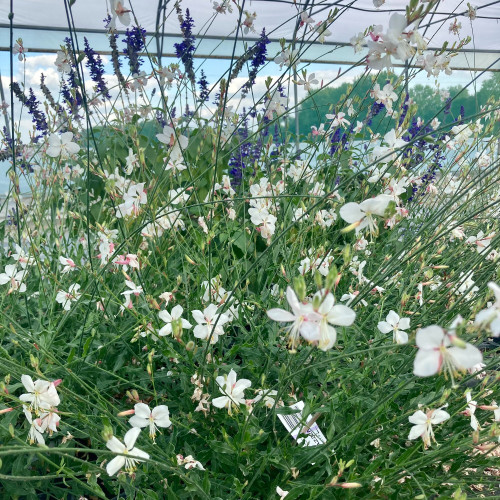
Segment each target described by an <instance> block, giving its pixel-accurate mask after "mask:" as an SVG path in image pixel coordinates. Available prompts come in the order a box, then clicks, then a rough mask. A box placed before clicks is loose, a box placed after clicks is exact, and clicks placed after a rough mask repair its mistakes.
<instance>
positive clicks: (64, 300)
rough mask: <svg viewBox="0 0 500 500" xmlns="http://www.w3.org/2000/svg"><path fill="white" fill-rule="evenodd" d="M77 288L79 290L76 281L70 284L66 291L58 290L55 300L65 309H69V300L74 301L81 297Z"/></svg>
mask: <svg viewBox="0 0 500 500" xmlns="http://www.w3.org/2000/svg"><path fill="white" fill-rule="evenodd" d="M78 290H80V285H79V284H78V283H73V284H72V285H70V287H69V289H68V291H67V292H65V291H64V290H59V291H58V292H57V295H56V302H59V304H61V305H62V306H63V309H64V310H65V311H69V310H70V309H71V302H75V301H77V300H78V299H79V298H80V297H81V293H80V292H79V291H78Z"/></svg>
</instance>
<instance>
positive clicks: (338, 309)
mask: <svg viewBox="0 0 500 500" xmlns="http://www.w3.org/2000/svg"><path fill="white" fill-rule="evenodd" d="M316 296H319V297H321V292H318V293H317V294H316ZM316 312H317V313H318V314H319V315H320V316H321V321H320V324H319V339H318V340H319V342H318V348H319V349H321V350H322V351H327V350H328V349H331V348H332V347H333V346H334V344H335V342H336V341H337V330H335V328H334V327H333V326H332V325H335V326H351V325H352V324H353V323H354V320H355V319H356V313H355V312H354V311H353V310H352V309H351V308H350V307H347V306H345V305H343V304H335V298H334V296H333V294H332V293H328V294H327V295H326V297H325V298H324V299H323V301H322V302H321V305H320V306H319V308H318V309H317V311H316Z"/></svg>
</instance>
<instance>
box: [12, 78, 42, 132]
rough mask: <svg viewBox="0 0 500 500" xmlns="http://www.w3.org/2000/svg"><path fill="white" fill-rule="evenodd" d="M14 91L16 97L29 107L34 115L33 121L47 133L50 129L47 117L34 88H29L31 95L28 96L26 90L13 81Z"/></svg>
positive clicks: (37, 127) (29, 110)
mask: <svg viewBox="0 0 500 500" xmlns="http://www.w3.org/2000/svg"><path fill="white" fill-rule="evenodd" d="M12 91H13V92H14V94H15V95H16V97H17V98H18V99H19V100H20V101H21V102H22V103H23V104H24V105H25V106H26V107H27V108H28V113H29V114H30V115H31V116H32V117H33V118H32V121H33V123H34V124H35V127H36V129H37V130H38V131H40V132H41V133H42V135H45V134H46V133H47V130H48V128H49V127H48V125H47V118H46V116H45V113H44V112H43V111H40V110H39V109H38V105H39V102H38V100H37V98H36V96H35V93H34V92H33V89H32V88H30V90H29V94H30V96H29V97H26V96H25V94H24V92H23V91H22V90H21V88H20V87H19V84H18V83H17V82H14V83H12Z"/></svg>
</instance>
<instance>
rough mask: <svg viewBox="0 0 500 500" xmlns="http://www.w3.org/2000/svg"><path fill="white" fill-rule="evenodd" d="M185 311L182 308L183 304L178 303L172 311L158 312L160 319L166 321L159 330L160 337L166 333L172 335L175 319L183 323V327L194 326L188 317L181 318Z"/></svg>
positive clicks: (180, 323)
mask: <svg viewBox="0 0 500 500" xmlns="http://www.w3.org/2000/svg"><path fill="white" fill-rule="evenodd" d="M183 311H184V309H183V308H182V306H181V305H179V304H177V305H176V306H175V307H173V308H172V312H171V313H169V312H168V311H160V312H159V313H158V316H159V317H160V319H161V320H162V321H164V322H165V323H166V325H165V326H164V327H162V328H161V329H160V331H159V332H158V335H159V336H160V337H164V336H165V335H172V331H173V328H172V323H173V322H174V321H177V322H178V324H179V325H181V327H182V329H184V328H191V327H192V326H193V325H192V324H191V323H190V322H189V321H188V320H187V319H184V318H181V316H182V313H183Z"/></svg>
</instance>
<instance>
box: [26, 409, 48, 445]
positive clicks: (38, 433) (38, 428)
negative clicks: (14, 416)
mask: <svg viewBox="0 0 500 500" xmlns="http://www.w3.org/2000/svg"><path fill="white" fill-rule="evenodd" d="M23 412H24V415H25V417H26V420H27V421H28V423H29V424H30V431H29V433H28V439H29V441H30V444H33V443H34V442H35V441H36V442H37V443H38V444H45V439H44V437H43V435H42V434H43V433H44V432H45V430H46V428H47V423H46V422H44V421H42V420H40V419H39V418H35V420H33V417H32V415H31V412H30V411H29V410H28V408H27V407H26V406H24V405H23Z"/></svg>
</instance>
